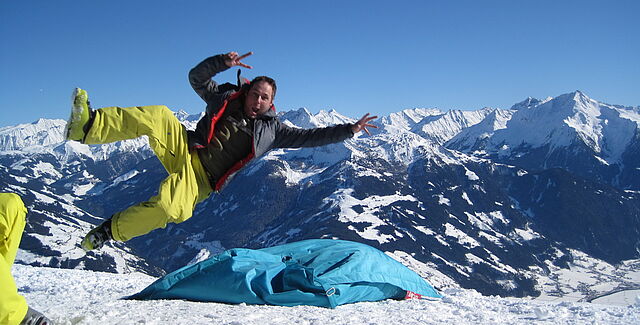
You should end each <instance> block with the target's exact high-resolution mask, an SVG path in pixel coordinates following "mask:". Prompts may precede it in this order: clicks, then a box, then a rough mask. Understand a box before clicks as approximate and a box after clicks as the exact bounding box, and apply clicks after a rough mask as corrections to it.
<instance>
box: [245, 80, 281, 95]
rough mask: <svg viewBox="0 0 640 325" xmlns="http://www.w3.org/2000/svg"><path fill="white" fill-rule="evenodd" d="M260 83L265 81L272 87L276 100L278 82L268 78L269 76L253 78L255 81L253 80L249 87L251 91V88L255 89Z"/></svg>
mask: <svg viewBox="0 0 640 325" xmlns="http://www.w3.org/2000/svg"><path fill="white" fill-rule="evenodd" d="M260 81H264V82H266V83H268V84H269V85H271V88H273V96H272V97H273V98H275V97H276V89H277V88H278V87H277V86H276V81H275V80H273V79H272V78H270V77H267V76H259V77H255V78H253V80H251V83H250V85H251V86H250V87H249V90H251V87H253V85H255V84H257V83H258V82H260ZM273 98H272V99H273Z"/></svg>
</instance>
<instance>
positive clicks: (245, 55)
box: [236, 52, 253, 61]
mask: <svg viewBox="0 0 640 325" xmlns="http://www.w3.org/2000/svg"><path fill="white" fill-rule="evenodd" d="M252 54H253V52H247V53H245V54H243V55H242V56H240V57H239V58H238V61H240V60H242V59H244V58H246V57H248V56H249V55H252ZM236 55H238V53H236Z"/></svg>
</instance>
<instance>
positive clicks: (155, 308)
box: [13, 265, 640, 325]
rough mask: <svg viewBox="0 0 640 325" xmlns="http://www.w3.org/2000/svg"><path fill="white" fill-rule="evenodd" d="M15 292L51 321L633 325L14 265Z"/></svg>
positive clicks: (591, 312)
mask: <svg viewBox="0 0 640 325" xmlns="http://www.w3.org/2000/svg"><path fill="white" fill-rule="evenodd" d="M13 274H14V276H15V278H16V283H17V286H18V290H19V291H20V293H21V294H23V295H24V296H25V297H26V298H27V301H28V302H29V304H30V306H32V307H34V308H35V309H38V310H40V311H42V312H43V313H44V314H46V315H47V316H48V317H49V318H50V319H51V320H52V321H54V322H55V323H56V324H238V325H239V324H247V325H250V324H259V325H264V324H527V323H535V324H638V323H640V298H636V299H635V302H634V304H633V305H630V306H611V305H601V304H590V303H573V302H561V303H548V302H540V301H534V300H530V299H518V298H500V297H487V296H482V295H480V294H479V293H477V292H476V291H472V290H464V289H447V290H445V292H443V295H444V297H443V298H442V299H441V300H404V301H393V300H387V301H381V302H365V303H357V304H350V305H344V306H340V307H338V308H336V309H327V308H320V307H310V306H298V307H279V306H253V305H245V304H240V305H227V304H221V303H203V302H190V301H181V300H153V301H130V300H122V299H121V298H122V297H124V296H128V295H131V294H134V293H136V292H138V291H140V290H142V289H143V288H144V287H146V286H147V285H149V284H150V283H151V282H153V281H154V280H155V278H153V277H151V276H147V275H144V274H139V273H129V274H113V273H102V272H92V271H84V270H70V269H54V268H47V267H33V266H26V265H14V267H13Z"/></svg>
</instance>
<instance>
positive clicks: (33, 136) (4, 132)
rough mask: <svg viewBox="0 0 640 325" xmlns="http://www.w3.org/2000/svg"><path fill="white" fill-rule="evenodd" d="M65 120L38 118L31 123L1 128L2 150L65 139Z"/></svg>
mask: <svg viewBox="0 0 640 325" xmlns="http://www.w3.org/2000/svg"><path fill="white" fill-rule="evenodd" d="M66 123H67V122H66V121H64V120H49V119H42V118H41V119H38V120H37V121H35V122H33V123H29V124H19V125H16V126H7V127H3V128H0V150H2V151H11V150H22V149H24V148H27V147H32V146H46V145H50V144H56V143H61V142H62V141H64V129H65V126H66Z"/></svg>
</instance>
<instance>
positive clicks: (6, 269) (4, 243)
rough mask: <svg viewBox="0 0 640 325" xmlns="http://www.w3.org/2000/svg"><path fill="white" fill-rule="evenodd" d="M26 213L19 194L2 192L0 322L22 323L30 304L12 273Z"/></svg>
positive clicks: (7, 324)
mask: <svg viewBox="0 0 640 325" xmlns="http://www.w3.org/2000/svg"><path fill="white" fill-rule="evenodd" d="M26 215H27V209H26V208H25V206H24V203H23V202H22V199H21V198H20V197H19V196H18V195H16V194H13V193H0V325H16V324H20V322H22V320H23V319H24V316H25V315H26V314H27V309H28V308H29V307H28V306H27V301H26V300H25V299H24V297H23V296H21V295H19V294H18V288H17V287H16V283H15V281H14V280H13V277H12V276H11V265H13V261H14V260H15V259H16V253H17V252H18V246H19V245H20V239H21V238H22V231H23V230H24V225H25V222H26V220H25V218H26Z"/></svg>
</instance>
